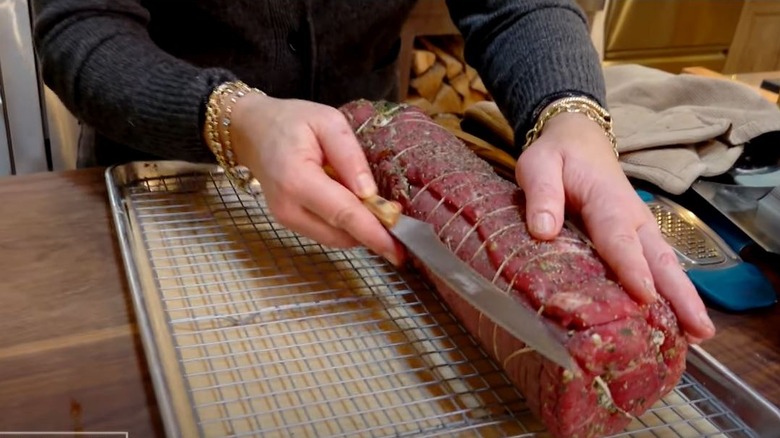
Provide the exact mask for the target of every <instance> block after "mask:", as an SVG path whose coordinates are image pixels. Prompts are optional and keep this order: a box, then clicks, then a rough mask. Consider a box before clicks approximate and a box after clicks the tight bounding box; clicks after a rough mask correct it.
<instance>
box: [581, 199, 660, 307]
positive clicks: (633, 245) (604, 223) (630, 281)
mask: <svg viewBox="0 0 780 438" xmlns="http://www.w3.org/2000/svg"><path fill="white" fill-rule="evenodd" d="M620 205H621V204H620V203H617V202H613V203H610V205H609V206H604V205H601V206H599V205H590V206H589V207H588V208H587V209H583V220H584V222H585V224H586V227H587V229H588V234H589V235H590V237H591V240H592V241H593V245H594V246H595V247H596V251H598V253H599V255H600V256H601V257H602V258H603V259H604V261H606V262H607V264H608V265H609V267H610V268H611V269H612V270H613V271H614V272H615V275H617V277H618V281H619V282H620V284H621V285H622V286H623V288H624V289H625V290H626V292H628V293H629V294H630V295H631V296H633V297H634V298H635V299H637V300H638V301H639V302H642V303H652V302H654V301H655V300H656V299H657V298H658V294H657V292H656V289H655V285H654V282H653V275H652V272H651V270H650V267H649V265H648V263H647V260H646V259H645V249H644V247H643V246H642V241H641V240H640V238H639V235H638V234H637V230H636V229H635V225H634V224H633V223H632V221H630V220H626V217H631V216H632V215H631V213H630V212H626V211H625V210H618V208H619V206H620Z"/></svg>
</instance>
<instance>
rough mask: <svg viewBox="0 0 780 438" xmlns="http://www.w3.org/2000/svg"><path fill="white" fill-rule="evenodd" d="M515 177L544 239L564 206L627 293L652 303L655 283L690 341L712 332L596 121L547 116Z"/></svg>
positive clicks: (554, 231) (558, 223)
mask: <svg viewBox="0 0 780 438" xmlns="http://www.w3.org/2000/svg"><path fill="white" fill-rule="evenodd" d="M516 176H517V181H518V183H519V184H520V187H522V189H523V191H524V192H525V196H526V199H527V201H526V202H527V213H526V214H527V220H528V224H529V229H530V232H531V234H532V235H533V236H534V237H536V238H539V239H544V240H546V239H552V238H554V237H555V236H556V235H558V233H559V232H560V230H561V227H562V226H563V221H564V208H565V207H567V208H571V209H572V212H574V213H578V214H579V215H580V217H581V219H582V222H583V223H584V226H585V230H584V231H585V232H586V233H587V234H588V236H589V237H590V239H591V240H592V241H593V244H594V246H595V248H596V251H597V252H598V253H599V255H600V256H601V257H602V258H603V259H604V260H605V261H606V263H607V264H608V265H609V266H610V267H611V268H612V270H613V271H614V272H615V273H616V275H617V276H618V279H619V281H620V282H621V284H622V285H623V287H624V288H625V289H626V291H627V292H628V293H629V294H631V295H632V296H633V297H634V298H635V299H638V300H639V301H641V302H652V301H654V300H655V298H656V296H657V292H656V290H657V291H658V293H660V294H661V295H663V296H664V297H665V298H666V299H667V300H669V302H670V303H671V305H672V307H673V308H674V310H675V313H676V314H677V316H678V318H679V320H680V323H681V325H682V328H683V330H684V331H685V332H686V333H687V334H688V338H689V340H690V341H692V342H694V343H698V342H700V341H701V340H704V339H707V338H710V337H712V336H713V335H714V333H715V328H714V326H713V324H712V321H711V320H710V318H709V316H708V315H707V310H706V308H705V306H704V304H703V302H702V301H701V299H700V298H699V295H698V293H697V292H696V289H695V287H694V286H693V284H692V283H691V281H690V280H689V279H688V277H687V275H686V274H685V272H684V271H683V270H682V268H681V267H680V265H679V263H678V260H677V256H676V255H675V253H674V252H673V250H672V248H671V247H670V246H669V244H667V243H666V241H665V240H664V238H663V236H662V234H661V231H660V229H659V228H658V225H657V223H656V220H655V218H654V217H653V214H652V213H651V212H650V210H649V209H648V208H647V206H646V205H645V203H644V202H643V201H642V200H641V199H640V198H639V195H638V194H637V193H636V191H635V190H634V188H633V187H632V186H631V183H630V182H629V181H628V178H627V177H626V175H625V174H624V173H623V170H622V168H621V167H620V163H619V162H618V160H617V159H616V158H615V154H614V152H613V151H612V146H611V145H610V143H609V140H608V139H607V137H606V136H605V135H604V132H603V131H602V129H601V127H600V126H599V125H598V124H596V123H595V122H593V121H591V120H590V119H588V118H587V117H586V116H585V115H583V114H579V113H562V114H559V115H557V116H555V117H553V118H552V119H550V120H549V121H548V122H547V124H546V125H545V128H544V130H543V131H542V134H541V135H540V136H539V138H538V139H537V140H536V141H535V142H534V143H533V144H532V145H531V146H530V147H529V148H528V149H526V150H525V152H523V153H522V154H521V156H520V158H519V160H518V162H517V167H516Z"/></svg>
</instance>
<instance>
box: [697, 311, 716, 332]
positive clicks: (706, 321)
mask: <svg viewBox="0 0 780 438" xmlns="http://www.w3.org/2000/svg"><path fill="white" fill-rule="evenodd" d="M699 322H701V324H702V325H703V326H704V327H706V328H707V331H708V332H710V333H715V324H713V323H712V320H711V319H710V316H709V315H708V314H707V311H706V310H705V311H702V312H701V313H700V314H699Z"/></svg>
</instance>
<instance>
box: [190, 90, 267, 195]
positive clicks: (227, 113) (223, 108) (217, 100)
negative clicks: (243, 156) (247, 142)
mask: <svg viewBox="0 0 780 438" xmlns="http://www.w3.org/2000/svg"><path fill="white" fill-rule="evenodd" d="M250 93H258V94H261V95H263V96H265V93H263V92H262V91H260V90H258V89H257V88H252V87H250V86H248V85H247V84H245V83H244V82H241V81H232V82H225V83H222V84H220V85H219V86H217V87H216V88H215V89H214V90H213V91H212V92H211V94H210V95H209V100H208V103H207V105H206V122H205V126H204V137H205V139H206V143H207V144H208V146H209V149H210V150H211V152H212V153H213V154H214V157H215V158H216V159H217V164H219V166H220V167H221V168H222V169H223V170H224V171H225V175H226V176H227V178H228V179H229V180H230V182H231V183H233V185H235V186H236V187H238V188H240V189H242V190H244V191H246V192H248V193H250V194H253V195H256V194H258V193H259V190H260V184H259V183H258V182H257V180H256V179H255V178H254V177H253V176H252V173H251V171H250V170H249V169H248V168H247V167H246V166H242V165H240V164H239V163H237V162H236V156H235V153H234V152H233V146H232V143H231V138H230V124H231V117H232V115H233V106H234V105H235V103H236V102H238V99H240V98H242V97H244V96H246V95H248V94H250Z"/></svg>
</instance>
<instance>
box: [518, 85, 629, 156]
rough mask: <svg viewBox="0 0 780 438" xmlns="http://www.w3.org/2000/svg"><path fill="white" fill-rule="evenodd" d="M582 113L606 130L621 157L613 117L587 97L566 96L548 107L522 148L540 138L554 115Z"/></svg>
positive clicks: (526, 137)
mask: <svg viewBox="0 0 780 438" xmlns="http://www.w3.org/2000/svg"><path fill="white" fill-rule="evenodd" d="M564 112H567V113H582V114H585V115H586V116H587V117H588V118H589V119H591V120H593V121H594V122H596V123H598V125H599V126H600V127H601V129H603V130H604V135H606V137H607V139H609V142H610V144H611V145H612V151H613V152H614V153H615V158H620V154H619V153H618V150H617V139H616V138H615V134H614V133H613V132H612V117H611V116H610V115H609V112H607V110H606V109H604V108H602V107H601V106H600V105H599V104H597V103H596V102H594V101H593V100H591V99H588V98H586V97H566V98H563V99H560V100H557V101H555V102H553V103H552V104H551V105H549V106H548V107H547V109H546V110H545V111H544V113H542V115H541V116H540V117H539V120H538V121H537V122H536V124H535V125H534V127H533V128H531V130H529V131H528V133H527V134H526V136H525V144H524V145H523V148H522V150H523V151H525V150H526V149H528V147H529V146H531V144H532V143H533V142H534V141H536V139H538V138H539V136H540V135H541V134H542V130H543V129H544V125H545V124H546V123H547V122H548V121H549V120H550V119H552V118H553V117H555V116H557V115H558V114H560V113H564Z"/></svg>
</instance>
